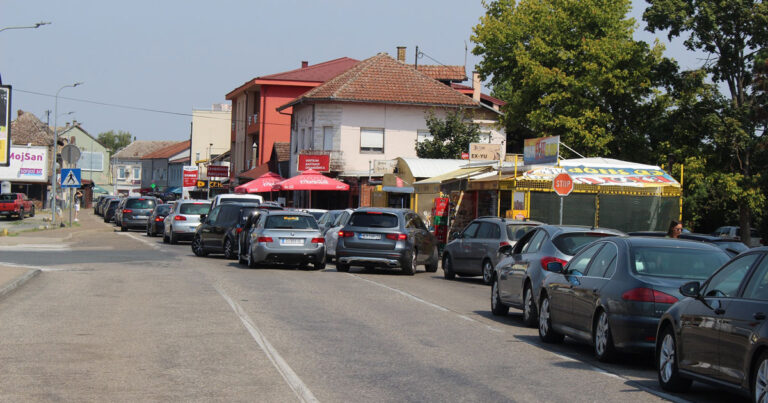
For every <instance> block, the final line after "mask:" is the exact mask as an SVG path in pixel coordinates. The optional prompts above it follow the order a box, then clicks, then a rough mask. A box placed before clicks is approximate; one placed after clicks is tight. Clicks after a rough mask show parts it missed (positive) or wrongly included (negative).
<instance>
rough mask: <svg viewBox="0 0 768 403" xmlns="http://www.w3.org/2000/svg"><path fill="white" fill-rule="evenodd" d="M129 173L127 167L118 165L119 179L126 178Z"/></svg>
mask: <svg viewBox="0 0 768 403" xmlns="http://www.w3.org/2000/svg"><path fill="white" fill-rule="evenodd" d="M126 173H127V169H125V167H118V168H117V179H125V174H126Z"/></svg>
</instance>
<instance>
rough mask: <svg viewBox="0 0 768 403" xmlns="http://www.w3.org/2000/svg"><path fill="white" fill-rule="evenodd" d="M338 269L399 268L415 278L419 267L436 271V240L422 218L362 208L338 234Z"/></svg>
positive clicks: (405, 212)
mask: <svg viewBox="0 0 768 403" xmlns="http://www.w3.org/2000/svg"><path fill="white" fill-rule="evenodd" d="M336 258H337V263H336V269H337V270H338V271H341V272H346V271H349V266H350V265H358V266H366V267H374V266H378V267H392V268H394V267H399V268H401V269H402V271H403V273H405V274H410V275H413V274H414V273H415V272H416V265H419V264H423V265H425V266H426V270H427V271H428V272H435V271H437V265H438V259H439V257H438V252H437V238H435V236H434V235H433V234H432V233H431V232H429V230H428V229H427V227H426V226H425V225H424V222H423V221H422V220H421V218H420V217H419V216H418V215H417V214H416V213H414V212H413V211H412V210H408V209H393V208H373V207H370V208H360V209H357V210H355V212H354V213H352V216H351V217H350V219H349V221H348V222H347V225H345V226H344V227H343V228H341V230H339V241H338V244H337V245H336Z"/></svg>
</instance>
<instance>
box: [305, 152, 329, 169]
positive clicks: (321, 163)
mask: <svg viewBox="0 0 768 403" xmlns="http://www.w3.org/2000/svg"><path fill="white" fill-rule="evenodd" d="M309 169H312V170H315V171H317V172H330V171H331V156H330V155H328V154H319V155H309V154H299V172H304V171H306V170H309Z"/></svg>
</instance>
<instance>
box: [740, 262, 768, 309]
mask: <svg viewBox="0 0 768 403" xmlns="http://www.w3.org/2000/svg"><path fill="white" fill-rule="evenodd" d="M744 298H748V299H759V300H761V301H768V259H765V258H764V259H763V261H762V262H761V263H760V266H757V269H756V270H755V273H754V274H753V275H752V278H751V279H749V283H747V289H746V290H745V291H744Z"/></svg>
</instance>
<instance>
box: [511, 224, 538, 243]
mask: <svg viewBox="0 0 768 403" xmlns="http://www.w3.org/2000/svg"><path fill="white" fill-rule="evenodd" d="M533 227H535V225H531V224H507V238H509V240H510V241H518V240H520V238H522V237H523V235H525V234H526V233H527V232H528V231H529V230H530V229H531V228H533Z"/></svg>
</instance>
